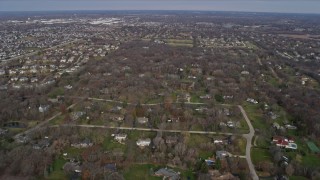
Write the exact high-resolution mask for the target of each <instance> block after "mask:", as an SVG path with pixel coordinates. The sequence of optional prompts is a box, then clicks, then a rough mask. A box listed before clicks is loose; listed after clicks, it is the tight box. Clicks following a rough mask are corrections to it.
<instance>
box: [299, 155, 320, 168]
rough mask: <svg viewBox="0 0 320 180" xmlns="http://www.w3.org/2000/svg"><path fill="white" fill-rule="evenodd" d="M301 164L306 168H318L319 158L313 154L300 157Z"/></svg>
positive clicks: (319, 165)
mask: <svg viewBox="0 0 320 180" xmlns="http://www.w3.org/2000/svg"><path fill="white" fill-rule="evenodd" d="M301 164H302V165H303V166H307V167H320V158H319V156H317V155H315V154H308V155H306V156H303V157H302V163H301Z"/></svg>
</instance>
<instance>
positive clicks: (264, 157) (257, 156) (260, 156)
mask: <svg viewBox="0 0 320 180" xmlns="http://www.w3.org/2000/svg"><path fill="white" fill-rule="evenodd" d="M251 159H252V161H253V163H254V164H257V163H259V162H262V161H268V162H271V160H272V157H271V155H270V153H269V151H268V150H267V149H260V148H252V149H251Z"/></svg>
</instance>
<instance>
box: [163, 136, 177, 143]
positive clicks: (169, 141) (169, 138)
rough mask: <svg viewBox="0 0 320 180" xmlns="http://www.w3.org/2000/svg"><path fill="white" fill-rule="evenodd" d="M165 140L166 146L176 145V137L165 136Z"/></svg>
mask: <svg viewBox="0 0 320 180" xmlns="http://www.w3.org/2000/svg"><path fill="white" fill-rule="evenodd" d="M165 139H166V144H176V143H177V142H178V137H177V136H167V137H166V138H165Z"/></svg>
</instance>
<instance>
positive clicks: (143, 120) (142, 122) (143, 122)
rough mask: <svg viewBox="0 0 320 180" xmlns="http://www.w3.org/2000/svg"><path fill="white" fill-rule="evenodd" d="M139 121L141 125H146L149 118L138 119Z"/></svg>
mask: <svg viewBox="0 0 320 180" xmlns="http://www.w3.org/2000/svg"><path fill="white" fill-rule="evenodd" d="M137 121H138V123H140V124H146V123H147V122H148V121H149V119H148V118H147V117H138V118H137Z"/></svg>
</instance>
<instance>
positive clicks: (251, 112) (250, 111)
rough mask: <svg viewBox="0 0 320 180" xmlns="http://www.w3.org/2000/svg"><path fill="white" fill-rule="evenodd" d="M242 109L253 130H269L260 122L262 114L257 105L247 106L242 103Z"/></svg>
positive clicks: (247, 104)
mask: <svg viewBox="0 0 320 180" xmlns="http://www.w3.org/2000/svg"><path fill="white" fill-rule="evenodd" d="M243 108H244V109H245V111H246V113H247V115H248V116H249V119H250V120H251V123H252V125H253V127H254V128H255V129H268V128H270V127H269V126H268V125H267V124H266V123H265V122H263V120H262V116H263V115H262V112H260V109H259V104H257V105H255V104H249V103H247V102H245V103H244V105H243Z"/></svg>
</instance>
